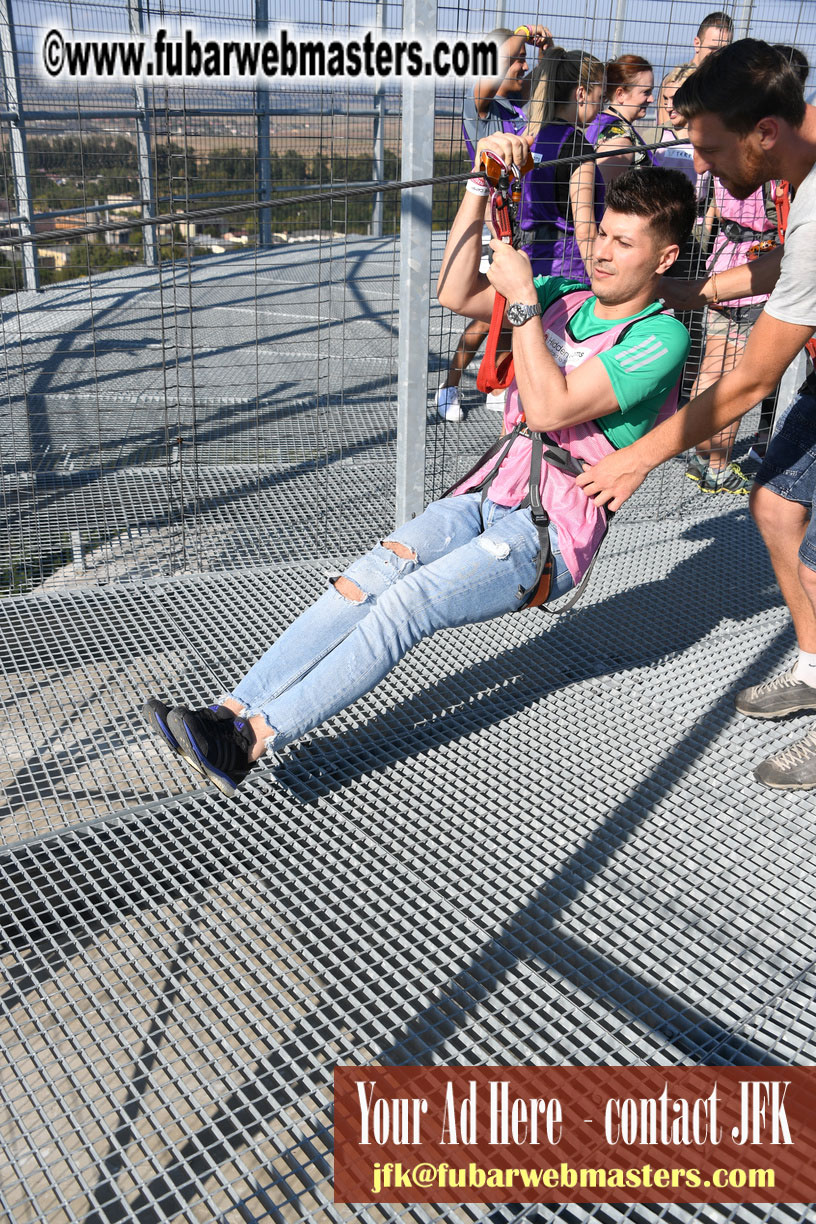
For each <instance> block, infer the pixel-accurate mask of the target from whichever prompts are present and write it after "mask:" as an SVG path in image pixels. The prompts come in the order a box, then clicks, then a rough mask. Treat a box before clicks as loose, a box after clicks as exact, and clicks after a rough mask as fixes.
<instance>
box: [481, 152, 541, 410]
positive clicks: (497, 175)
mask: <svg viewBox="0 0 816 1224" xmlns="http://www.w3.org/2000/svg"><path fill="white" fill-rule="evenodd" d="M532 168H533V159H532V157H528V158H527V160H526V161H525V163H524V165H523V166H522V167H521V169H520V170H518V169H517V168H516V167H514V166H512V167H508V166H505V164H504V162H503V161H502V160H501V158H500V157H497V156H496V154H495V153H490V152H487V153H482V155H481V164H480V169H481V170H482V173H483V174H484V176H485V179H486V180H487V182H488V183H489V184H490V186H491V188H492V189H493V193H492V198H491V201H490V204H491V210H492V214H493V228H494V229H495V231H496V237H497V238H500V239H501V240H502V242H506V243H507V244H508V245H509V246H512V245H513V237H514V235H513V218H512V215H511V213H510V205H511V200H512V201H513V204H514V206H515V205H517V204H519V203H520V201H521V176H522V175H524V174H527V173H528V172H529V171H530V170H532ZM506 308H507V298H505V297H502V295H501V294H500V293H497V294H496V296H495V298H494V299H493V314H492V315H491V318H490V330H489V331H488V333H487V344H486V345H485V352H484V357H483V358H482V362H481V365H480V366H479V373H478V375H477V378H476V386H477V387H478V388H479V390H480V391H484V392H485V393H487V392H490V391H498V390H501V389H502V388H504V387H509V386H510V383H511V382H512V381H513V354H512V353H507V354H505V356H504V357H503V358H502V360H501V362H500V363H499V365H498V366H497V365H496V355H497V353H498V351H499V337H500V336H501V333H502V328H503V327H504V312H505V310H506Z"/></svg>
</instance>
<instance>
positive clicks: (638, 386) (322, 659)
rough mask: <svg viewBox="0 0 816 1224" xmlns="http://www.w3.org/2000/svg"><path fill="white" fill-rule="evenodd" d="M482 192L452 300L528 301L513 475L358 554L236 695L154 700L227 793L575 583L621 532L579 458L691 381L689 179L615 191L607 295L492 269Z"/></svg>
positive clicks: (606, 241) (451, 283) (461, 238)
mask: <svg viewBox="0 0 816 1224" xmlns="http://www.w3.org/2000/svg"><path fill="white" fill-rule="evenodd" d="M488 140H489V142H490V145H491V146H492V147H493V151H494V152H496V153H498V155H499V156H501V157H502V158H503V160H504V161H505V162H506V164H510V163H511V162H512V163H515V164H516V165H524V163H525V161H526V159H527V146H526V143H525V142H524V141H522V140H521V138H520V137H517V136H515V135H511V134H498V135H497V136H495V137H489V138H488ZM478 192H479V194H477V195H474V194H473V192H472V191H466V192H465V198H464V200H463V202H462V204H461V206H460V209H459V212H458V214H457V217H456V220H455V222H454V225H453V228H452V230H451V234H450V237H449V239H448V244H447V247H446V249H445V257H444V259H443V264H442V272H441V274H440V283H439V293H438V295H439V300H440V301H441V302H442V303H443V305H444V304H451V305H454V304H453V303H452V302H450V300H449V299H450V298H451V297H453V298H455V299H456V302H457V303H461V305H459V304H456V305H454V309H457V310H459V311H460V313H462V314H466V315H468V316H469V317H471V318H479V319H484V320H489V319H490V318H491V315H492V310H493V302H494V299H495V297H496V292H497V289H498V291H499V292H500V293H502V294H504V296H506V297H507V299H508V301H509V302H510V303H511V305H510V306H508V308H507V312H506V317H507V321H508V323H509V324H511V325H512V330H513V356H514V360H515V368H516V379H517V384H518V385H517V388H516V387H515V386H513V387H512V388H511V390H510V392H509V394H508V400H507V406H506V409H505V423H506V424H507V425H508V427H509V429H510V435H509V436H508V437H505V438H504V440H503V441H502V442H501V443H500V447H501V449H503V450H505V451H506V453H505V455H504V456H503V457H502V458H501V459H500V460H499V461H498V464H497V479H496V480H495V481H494V482H493V483H492V484H491V485H490V487H489V489H488V488H485V489H484V490H478V491H477V490H473V491H466V490H465V489H463V488H460V489H458V490H456V491H455V492H454V494H453V495H451V496H448V497H443V498H441V499H440V500H438V501H435V502H432V503H431V505H430V506H428V507H427V509H426V510H424V511H423V513H422V514H420V515H418V516H417V517H416V518H415V519H412V520H411V521H410V522H408V523H405V524H403V526H401V527H399V528H397V530H396V531H394V532H393V533H391V534H390V535H388V536H387V537H386V538H385V539H383V540H382V541H381V542H380V543H379V544H377V545H375V547H374V548H373V549H372V550H371V551H370V552H369V553H367V554H366V555H365V556H363V557H360V558H359V559H358V560H357V561H354V562H352V564H351V565H350V566H349V567H348V568H347V569H346V570H345V572H344V573H343V574H342V575H341V576H340V577H338V578H337V579H335V580H334V581H333V582H332V583H331V585H330V586H329V589H328V590H327V591H325V592H324V594H323V595H321V597H320V598H319V599H318V600H317V601H316V603H314V604H313V605H312V606H311V607H310V608H308V609H307V610H306V611H305V612H304V613H303V614H302V615H301V616H300V617H298V619H297V620H296V621H295V622H294V623H293V624H292V625H290V626H289V628H288V629H287V630H286V632H285V633H284V634H282V636H281V637H279V638H278V640H277V641H276V642H274V643H273V644H272V645H271V646H270V647H269V648H268V649H267V650H266V652H265V653H264V654H263V656H262V657H261V658H260V659H259V660H258V662H257V663H256V664H255V666H254V667H253V668H252V669H251V670H250V671H249V673H248V674H247V675H246V676H244V677H243V679H241V680H239V681H238V683H237V684H236V686H235V688H234V689H233V690H232V691H231V693H230V694H229V696H226V697H224V698H223V699H222V703H221V704H219V705H213V706H210V707H207V708H205V709H199V710H189V709H186V708H185V707H183V706H176V707H174V708H172V709H171V708H168V706H167V705H165V703H164V702H162V701H161V700H159V699H158V698H151V699H150V700H149V701H148V702H147V703H146V704H145V706H144V707H143V715H144V718H145V720H146V721H147V723H148V725H149V726H150V727H151V728H152V729H153V730H154V731H156V732H157V733H158V734H159V735H160V736H161V738H162V740H163V741H164V743H165V744H166V745H167V746H169V747H170V748H172V749H173V750H174V751H175V752H177V753H179V754H180V755H181V756H182V757H184V759H185V760H186V761H187V762H188V764H189V765H190V766H191V767H192V768H193V769H195V770H196V771H197V772H198V773H199V774H203V775H204V776H205V777H206V778H208V779H210V780H211V781H212V782H213V783H214V784H215V785H216V786H217V787H219V789H220V790H221V791H223V792H224V793H225V794H227V795H231V794H232V793H233V791H234V790H235V787H236V786H237V785H238V784H239V783H240V782H241V780H242V779H243V777H244V776H245V774H246V773H247V772H248V771H249V769H250V768H251V767H252V765H253V764H254V763H255V762H256V761H257V760H258V759H259V758H260V757H261V756H262V755H263V753H264V752H265V751H266V750H267V749H272V750H275V751H277V750H280V749H282V748H285V747H286V746H287V745H288V744H290V743H292V742H293V741H294V740H296V739H297V738H298V737H299V736H301V735H303V734H305V733H306V732H308V731H309V730H311V729H312V728H313V727H316V726H317V725H318V724H320V723H321V722H323V721H324V720H325V719H327V718H329V717H331V716H332V715H334V714H336V713H338V712H339V711H340V710H343V709H344V708H345V707H346V706H348V705H350V704H351V702H352V701H354V700H356V699H357V698H358V697H360V696H362V695H363V694H364V693H366V692H368V691H369V690H370V689H371V688H373V687H374V685H375V684H376V683H377V682H378V681H379V680H380V679H382V678H383V677H384V676H385V675H386V674H387V673H388V672H389V671H390V669H391V668H392V667H393V666H394V665H395V664H396V663H397V662H398V661H399V660H400V659H401V658H402V657H403V655H404V654H405V653H406V652H407V651H408V650H409V649H410V648H411V647H412V646H413V645H415V644H416V643H417V642H419V641H421V640H422V639H423V638H426V637H429V636H430V635H431V634H433V633H435V632H436V631H437V630H438V629H442V628H447V627H452V626H455V625H465V624H474V623H476V622H479V621H485V620H489V619H491V618H492V617H495V616H500V615H502V614H503V613H505V612H510V611H517V610H518V609H519V608H522V607H524V606H526V605H527V604H528V602H530V601H532V600H533V599H539V600H543V599H544V598H547V597H555V596H558V595H561V594H564V593H565V592H566V591H568V590H570V589H571V588H572V586H573V585H574V583H575V582H577V581H578V580H579V579H580V577H581V575H582V574H583V573H584V572H585V571H586V568H587V566H588V565H589V563H590V561H591V559H592V556H593V555H594V552H595V550H596V549H597V546H598V543H599V541H600V539H601V537H602V535H603V532H604V530H605V516H604V515H603V513H602V512H600V511H598V510H596V508H595V507H594V506H593V505H592V503H591V502H589V501H588V500H587V498H586V497H585V496H584V494H583V493H582V492H581V491H580V490H579V489H578V487H577V485H576V483H575V477H574V474H573V472H574V471H575V470H576V469H577V470H580V464H579V463H578V460H581V459H587V460H589V461H590V462H592V461H593V460H594V459H595V458H596V457H597V456H598V455H599V454H603V453H606V452H607V451H609V450H611V449H612V448H613V447H614V446H616V445H617V442H616V439H617V438H621V439H622V440H623V441H628V440H629V438H630V437H632V436H639V435H640V433H642V432H643V431H644V430H646V429H649V428H650V427H651V425H652V424H653V422H654V420H655V417H656V415H657V413H658V410H659V408H660V405H661V404H662V402H663V401H664V400H665V399H666V397H667V395H668V394H669V393H670V391H671V390H672V388H673V387H674V386H675V385H676V383H677V381H678V379H679V375H680V370H681V367H682V364H683V360H684V358H685V355H686V351H687V348H688V336H687V335H686V332H685V330H684V328H683V327H682V326H681V325H680V323H678V322H677V320H676V319H674V318H673V317H672V316H671V315H664V314H663V313H661V312H662V310H663V307H662V304H661V303H660V302H659V301H657V300H656V290H657V287H658V284H659V282H660V275H661V273H662V272H664V271H665V270H666V268H667V267H669V266H670V265H671V263H672V262H673V261H674V259H676V258H677V254H678V250H679V247H680V245H682V242H683V241H684V240H685V238H686V237H687V235H688V233H689V232H690V230H691V226H692V224H693V221H694V213H695V209H694V195H693V192H692V189H691V184H690V183H689V181H688V179H687V178H686V177H685V175H683V174H680V173H678V172H677V171H671V170H656V169H652V168H650V169H648V170H644V171H640V172H638V173H635V174H631V175H629V176H627V175H622V176H621V178H620V179H619V180H618V182H617V183H616V184H615V185H614V188H613V189H612V190H611V191H610V192H609V194H608V197H607V204H608V208H607V211H606V213H605V215H604V217H603V219H602V222H601V225H600V226H599V230H598V238H597V240H596V243H595V248H594V249H595V267H594V271H593V290H594V294H592V293H589V292H588V291H587V290H586V289H585V288H584V287H579V289H578V292H577V293H576V292H574V290H575V286H574V284H573V283H572V282H569V281H563V280H559V279H556V278H550V279H543V280H540V281H539V282H538V284H535V283H534V281H533V275H532V270H531V267H530V261H529V259H528V258H527V256H526V255H524V254H523V253H521V252H519V251H515V250H513V249H512V248H511V247H503V246H501V244H497V243H496V241H495V240H494V242H493V246H494V248H495V247H496V246H497V245H499V247H500V249H499V250H496V251H495V253H494V264H493V268H492V270H491V272H490V274H489V279H488V277H485V276H483V275H482V274H480V272H479V259H480V255H481V230H482V225H483V222H484V214H485V202H486V196H484V195H481V194H480V193H481V188H478ZM616 209H617V211H615V210H616ZM491 282H492V283H491ZM494 285H495V286H496V287H495V288H494ZM538 316H542V317H541V318H540V319H539V317H538ZM519 391H520V392H521V399H520V397H519V394H518V392H519ZM522 400H523V404H524V410H523V411H524V413H526V416H527V421H528V423H529V426H530V428H531V429H533V430H548V431H552V432H553V435H554V438H555V441H556V444H557V446H558V447H560V448H563V450H562V452H559V453H562V454H563V456H564V457H565V459H564V463H563V465H562V466H561V467H558V466H557V465H553V464H549V463H544V465H543V467H542V470H541V472H540V473H537V472H536V471H535V470H534V466H533V464H532V462H531V456H532V455H533V451H532V447H533V445H534V439H532V438H531V437H530V434H529V430H528V431H527V432H526V433H525V428H526V427H525V426H524V424H523V414H522V408H521V402H522ZM520 418H521V419H522V423H521V424H520V425H519V427H518V428H517V427H516V423H517V421H519V419H520ZM535 445H539V444H538V440H537V439H536V440H535ZM538 454H541V448H540V446H539V451H538ZM467 479H468V478H466V479H465V481H463V482H462V484H463V485H465V484H467ZM533 491H536V492H537V493H538V494H539V495H540V501H541V506H542V507H543V510H544V512H545V513H544V516H543V518H542V519H541V521H540V522H539V521H538V520H536V519H534V518H533V517H532V516H531V513H530V510H529V509H528V508H526V497H527V495H528V493H530V494H532V492H533ZM547 516H549V517H547ZM542 579H544V581H542Z"/></svg>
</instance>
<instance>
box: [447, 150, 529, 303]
mask: <svg viewBox="0 0 816 1224" xmlns="http://www.w3.org/2000/svg"><path fill="white" fill-rule="evenodd" d="M487 151H490V152H493V153H495V154H497V156H499V157H501V158H502V160H503V161H504V163H505V165H511V164H512V165H516V166H523V165H525V163H526V162H527V159H528V158H529V155H530V150H529V145H528V144H527V142H526V141H525V140H523V139H522V137H520V136H515V135H513V134H511V133H509V132H495V133H494V134H493V135H492V136H484V137H483V138H482V139H481V140H480V141H479V143H478V145H477V146H476V159H475V160H476V165H477V166H478V165H480V159H481V156H482V154H483V153H484V152H487ZM486 205H487V196H478V195H473V194H472V193H471V192H469V191H465V194H464V197H463V199H462V203H461V204H460V205H459V211H458V212H457V214H456V216H455V217H454V221H453V225H452V226H451V231H450V234H449V235H448V241H447V242H446V244H445V251H444V254H443V256H442V266H441V268H440V269H439V278H438V280H437V283H436V296H437V298H438V300H439V303H440V305H441V306H447V308H448V310H453V311H455V312H456V314H460V315H464V316H465V317H466V318H468V319H481V320H483V321H484V322H489V321H490V318H491V316H492V314H493V301H494V298H495V296H496V294H495V290H494V289H493V287H492V286H491V284H490V282H489V281H488V279H487V277H486V276H485V275H484V274H483V273H481V272H480V271H479V262H480V260H481V256H482V227H483V225H484V220H485V208H486Z"/></svg>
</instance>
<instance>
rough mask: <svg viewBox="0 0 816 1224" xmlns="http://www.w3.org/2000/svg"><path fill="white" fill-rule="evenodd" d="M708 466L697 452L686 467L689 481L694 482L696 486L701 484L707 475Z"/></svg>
mask: <svg viewBox="0 0 816 1224" xmlns="http://www.w3.org/2000/svg"><path fill="white" fill-rule="evenodd" d="M707 469H708V464H707V463H706V461H705V459H701V458H700V456H699V455H698V454H697V452H696V451H695V452H694V454H693V455H692V456H691V458H690V459H689V461H688V464H687V465H686V475H687V476H688V478H689V480H693V481H694V483H695V484H699V483H700V481H701V480H702V479H703V477H704V476H705V474H706V471H707Z"/></svg>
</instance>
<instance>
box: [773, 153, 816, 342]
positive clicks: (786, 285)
mask: <svg viewBox="0 0 816 1224" xmlns="http://www.w3.org/2000/svg"><path fill="white" fill-rule="evenodd" d="M765 309H766V311H767V312H768V314H769V315H772V316H773V318H774V319H779V321H780V322H781V323H796V324H802V325H803V326H807V327H813V328H816V166H814V168H813V169H812V170H811V171H810V173H809V174H808V176H807V177H806V178H805V180H804V182H803V183H802V185H801V187H800V188H799V190H798V191H797V192H796V196H795V198H794V201H793V204H792V205H791V210H790V218H789V223H788V232H787V234H786V235H785V253H784V255H783V257H782V268H781V271H780V273H779V280H778V281H777V282H776V285H775V287H774V291H773V293H772V294H771V296H770V297H769V299H768V301H767V304H766V306H765Z"/></svg>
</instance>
